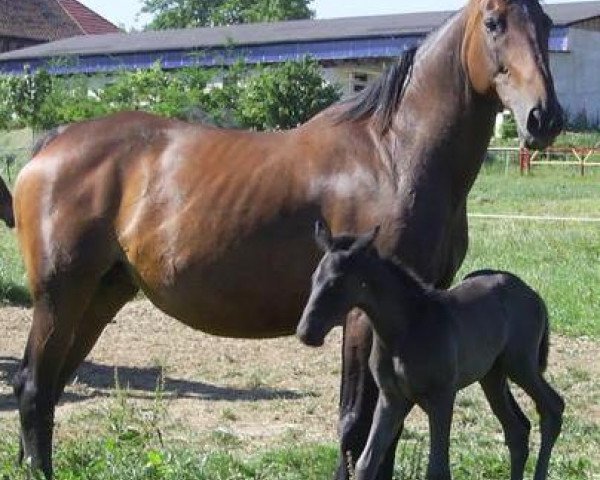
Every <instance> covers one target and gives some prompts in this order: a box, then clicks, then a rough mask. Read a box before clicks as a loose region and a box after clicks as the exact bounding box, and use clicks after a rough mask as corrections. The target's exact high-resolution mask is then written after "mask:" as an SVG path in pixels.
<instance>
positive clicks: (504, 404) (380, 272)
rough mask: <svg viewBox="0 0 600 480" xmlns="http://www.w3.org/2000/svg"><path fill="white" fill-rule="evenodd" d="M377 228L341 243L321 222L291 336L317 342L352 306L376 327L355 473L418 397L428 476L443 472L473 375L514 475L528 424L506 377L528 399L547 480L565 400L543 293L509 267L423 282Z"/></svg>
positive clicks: (366, 473) (540, 474)
mask: <svg viewBox="0 0 600 480" xmlns="http://www.w3.org/2000/svg"><path fill="white" fill-rule="evenodd" d="M378 231H379V229H378V228H376V229H375V230H373V231H372V232H370V233H367V234H365V235H360V236H356V237H351V236H348V235H346V236H344V237H343V238H344V240H345V241H344V242H340V241H337V240H338V238H332V236H331V233H330V231H329V229H328V228H327V227H326V226H324V225H322V224H320V223H318V224H317V228H316V240H317V243H318V244H319V245H320V246H321V248H323V249H324V250H325V256H324V257H323V258H322V260H321V262H320V263H319V266H318V267H317V269H316V271H315V273H314V274H313V280H312V290H311V294H310V298H309V300H308V303H307V305H306V307H305V309H304V313H303V315H302V319H301V321H300V324H299V325H298V329H297V335H298V337H299V338H300V339H301V340H302V342H304V343H305V344H307V345H312V346H319V345H322V343H323V341H324V338H325V336H326V335H327V334H328V333H329V331H330V330H331V329H332V328H333V327H334V326H336V325H341V324H342V323H343V321H344V318H345V317H346V314H347V313H348V312H349V311H350V310H351V309H352V308H354V307H358V308H360V309H361V310H363V311H364V312H366V313H367V315H368V316H369V319H370V321H371V324H372V328H373V331H374V342H373V349H372V352H371V359H370V367H371V371H372V373H373V376H374V378H375V381H376V382H377V385H378V386H379V399H378V403H377V408H376V411H375V414H374V417H373V423H372V425H371V431H370V434H369V438H368V440H367V444H366V446H365V448H364V450H363V452H362V455H361V456H360V458H359V459H358V462H357V464H356V468H355V473H356V480H371V479H375V478H376V476H377V471H378V469H379V466H380V464H381V462H382V460H383V458H384V455H385V453H386V451H387V449H388V447H389V445H390V444H391V443H392V441H393V439H394V438H396V436H397V435H398V434H399V432H400V431H401V429H402V425H403V422H404V418H405V417H406V415H407V414H408V412H409V411H410V410H411V408H412V407H413V406H414V405H415V404H417V405H419V406H420V407H421V408H423V410H424V411H425V412H426V413H427V415H428V418H429V430H430V438H431V448H430V452H429V465H428V469H427V478H428V479H429V480H433V479H435V480H441V479H443V480H449V479H450V478H451V474H450V468H449V458H448V457H449V454H448V451H449V437H450V424H451V421H452V411H453V406H454V398H455V395H456V392H457V391H458V390H460V389H461V388H464V387H466V386H467V385H469V384H471V383H473V382H476V381H478V382H479V383H480V384H481V387H482V388H483V391H484V393H485V396H486V398H487V400H488V402H489V404H490V406H491V408H492V410H493V412H494V414H495V415H496V417H498V419H499V420H500V422H501V423H502V427H503V430H504V434H505V439H506V444H507V446H508V448H509V451H510V459H511V477H510V478H511V480H522V478H523V472H524V468H525V462H526V460H527V456H528V454H529V449H528V440H529V430H530V423H529V421H528V420H527V418H526V417H525V415H524V414H523V412H522V411H521V409H520V408H519V406H518V405H517V402H516V401H515V399H514V397H513V396H512V394H511V392H510V389H509V387H508V382H507V380H508V379H510V380H512V381H514V382H515V383H516V384H517V385H519V386H521V387H522V388H523V390H525V392H526V393H527V394H528V395H529V396H530V397H531V398H532V399H533V401H534V402H535V405H536V407H537V410H538V412H539V414H540V419H541V420H540V421H541V437H542V443H541V447H540V451H539V456H538V461H537V465H536V469H535V476H534V479H535V480H545V479H546V478H547V473H548V463H549V460H550V454H551V451H552V447H553V446H554V443H555V441H556V439H557V437H558V435H559V433H560V429H561V425H562V413H563V410H564V402H563V400H562V398H561V397H560V395H558V394H557V393H556V391H555V390H554V389H552V387H550V385H548V383H547V382H546V380H545V379H544V377H543V376H542V372H543V371H544V369H545V368H546V362H547V357H548V333H549V332H548V319H547V312H546V307H545V305H544V302H543V300H542V299H541V298H540V296H539V295H538V294H537V293H536V292H534V291H533V290H532V289H531V288H530V287H529V286H527V285H526V284H525V283H524V282H523V281H522V280H520V279H519V278H518V277H516V276H515V275H512V274H510V273H505V272H495V271H478V272H474V273H471V274H470V275H468V276H467V277H466V278H465V279H464V280H463V281H462V282H461V283H460V284H459V285H457V286H456V287H454V288H452V289H451V290H448V291H442V290H436V289H434V288H432V287H429V286H427V285H425V284H423V283H422V282H421V281H420V280H419V279H418V278H417V277H416V276H415V275H414V274H412V273H411V272H409V271H408V270H406V269H405V268H403V267H402V266H400V265H398V264H396V263H394V262H392V261H390V260H386V259H383V258H381V257H379V255H378V254H377V250H376V249H375V248H374V247H373V242H374V240H375V238H376V237H377V233H378Z"/></svg>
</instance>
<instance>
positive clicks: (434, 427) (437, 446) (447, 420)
mask: <svg viewBox="0 0 600 480" xmlns="http://www.w3.org/2000/svg"><path fill="white" fill-rule="evenodd" d="M455 396H456V392H455V391H454V390H452V391H445V392H442V393H439V394H436V395H435V396H432V397H430V398H428V399H427V400H426V401H425V402H424V404H423V407H424V409H425V411H426V412H427V415H428V417H429V438H430V443H431V445H430V450H429V465H428V466H427V480H451V478H452V475H451V474H450V459H449V456H450V455H449V450H450V427H451V425H452V412H453V410H454V398H455Z"/></svg>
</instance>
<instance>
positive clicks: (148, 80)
mask: <svg viewBox="0 0 600 480" xmlns="http://www.w3.org/2000/svg"><path fill="white" fill-rule="evenodd" d="M211 77H212V73H211V72H209V71H208V70H205V69H192V68H189V69H183V70H179V71H177V72H176V73H170V72H165V71H164V70H162V68H161V66H160V65H159V64H158V63H157V64H155V65H154V66H153V67H152V68H150V69H147V70H138V71H134V72H126V73H122V74H121V75H120V76H119V77H117V79H116V81H114V82H113V83H112V84H110V85H108V86H106V87H105V88H104V89H103V90H102V91H101V92H100V93H99V96H100V98H101V100H102V101H103V102H105V103H106V104H107V105H109V106H110V110H112V111H120V110H145V111H149V112H153V113H157V114H159V115H163V116H167V117H182V116H185V112H186V110H187V109H189V108H192V107H195V106H199V105H200V106H201V105H203V104H204V103H206V102H207V100H206V95H207V94H206V93H205V89H206V86H207V83H208V81H209V79H210V78H211Z"/></svg>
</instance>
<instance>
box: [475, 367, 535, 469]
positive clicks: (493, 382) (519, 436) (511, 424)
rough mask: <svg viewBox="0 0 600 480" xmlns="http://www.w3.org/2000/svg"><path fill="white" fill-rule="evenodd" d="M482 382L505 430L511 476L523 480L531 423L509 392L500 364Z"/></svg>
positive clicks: (493, 410) (488, 399) (486, 394)
mask: <svg viewBox="0 0 600 480" xmlns="http://www.w3.org/2000/svg"><path fill="white" fill-rule="evenodd" d="M480 384H481V387H482V388H483V392H484V393H485V396H486V398H487V401H488V403H489V404H490V407H491V409H492V412H494V415H496V417H497V418H498V420H500V423H501V424H502V429H503V430H504V438H505V442H506V446H507V447H508V450H509V452H510V479H511V480H522V479H523V473H524V471H525V463H526V462H527V457H528V456H529V432H530V430H531V424H530V423H529V420H527V417H525V414H524V413H523V411H522V410H521V408H520V407H519V405H518V404H517V402H516V400H515V399H514V397H513V395H512V393H511V392H510V389H509V387H508V382H507V380H506V374H505V373H504V372H503V371H502V370H501V369H500V368H499V367H498V366H495V367H494V368H493V369H492V370H491V371H490V372H489V373H488V374H487V375H486V376H485V377H484V378H483V379H482V380H481V381H480Z"/></svg>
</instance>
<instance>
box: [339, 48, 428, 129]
mask: <svg viewBox="0 0 600 480" xmlns="http://www.w3.org/2000/svg"><path fill="white" fill-rule="evenodd" d="M416 51H417V48H416V47H415V48H411V49H409V50H406V51H405V52H404V53H403V54H402V56H401V57H400V59H399V60H398V62H396V63H395V64H393V65H390V66H389V67H388V68H387V69H386V71H385V72H383V73H382V74H381V76H380V77H379V78H378V79H377V80H375V81H374V82H373V83H372V84H371V85H369V86H368V87H367V88H365V89H364V90H363V91H362V92H360V93H359V94H358V95H356V96H355V97H353V98H351V99H350V100H348V101H347V102H345V103H346V104H347V105H348V108H347V109H345V110H344V111H343V112H341V113H340V115H339V117H338V118H339V120H340V121H350V122H353V121H359V120H364V119H365V118H367V117H374V120H375V124H376V126H377V129H378V130H379V131H380V132H384V131H386V130H387V129H388V128H389V126H390V123H391V121H392V117H393V115H394V113H395V112H396V110H397V109H398V105H399V104H400V101H401V100H402V95H403V93H404V86H405V85H406V82H407V79H408V77H409V75H410V72H411V70H412V66H413V64H414V60H415V53H416Z"/></svg>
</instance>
